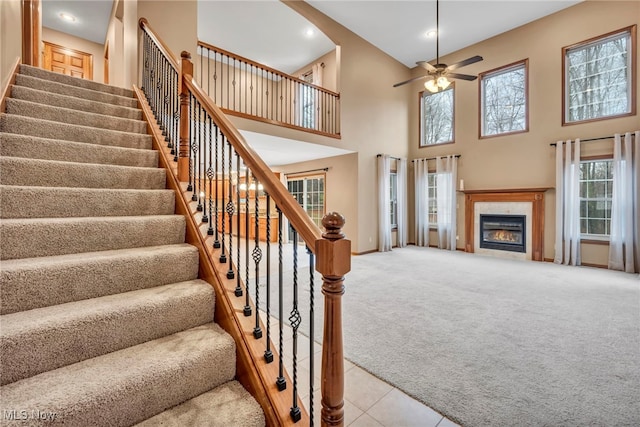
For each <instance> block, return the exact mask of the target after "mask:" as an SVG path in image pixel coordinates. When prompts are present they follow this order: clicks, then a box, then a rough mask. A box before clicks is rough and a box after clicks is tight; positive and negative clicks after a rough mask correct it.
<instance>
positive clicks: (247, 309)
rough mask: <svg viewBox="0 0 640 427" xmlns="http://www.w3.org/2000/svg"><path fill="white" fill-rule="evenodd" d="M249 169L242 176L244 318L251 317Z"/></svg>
mask: <svg viewBox="0 0 640 427" xmlns="http://www.w3.org/2000/svg"><path fill="white" fill-rule="evenodd" d="M249 173H250V171H249V169H247V172H246V173H245V175H244V185H245V190H244V241H245V245H244V256H245V258H244V260H245V263H244V282H245V300H244V310H243V313H244V315H245V317H249V316H251V313H252V311H251V305H250V301H249Z"/></svg>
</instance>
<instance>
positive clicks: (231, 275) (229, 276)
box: [227, 139, 235, 279]
mask: <svg viewBox="0 0 640 427" xmlns="http://www.w3.org/2000/svg"><path fill="white" fill-rule="evenodd" d="M227 147H228V148H229V174H228V177H229V178H228V181H229V201H228V202H227V214H228V215H229V270H227V279H233V278H234V277H235V276H234V273H233V214H234V211H235V207H234V205H233V180H232V179H231V171H232V169H233V151H232V150H233V147H232V146H231V144H230V143H229V140H228V139H227Z"/></svg>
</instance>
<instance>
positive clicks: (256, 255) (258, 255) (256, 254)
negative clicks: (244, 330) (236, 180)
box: [251, 175, 262, 339]
mask: <svg viewBox="0 0 640 427" xmlns="http://www.w3.org/2000/svg"><path fill="white" fill-rule="evenodd" d="M253 182H254V184H253V185H254V186H255V189H254V190H253V195H254V197H253V199H254V201H255V203H254V212H253V216H254V218H255V220H254V224H255V229H254V236H253V240H254V243H255V246H254V248H253V252H252V254H251V255H252V256H253V262H254V263H255V272H254V274H255V278H254V280H255V288H256V290H255V292H256V296H255V306H256V312H255V315H254V317H255V321H256V322H255V327H254V328H253V336H254V338H255V339H260V338H262V329H261V328H260V261H261V260H262V249H260V218H259V215H258V212H259V197H258V195H259V189H258V185H259V184H258V179H257V178H256V176H255V175H253Z"/></svg>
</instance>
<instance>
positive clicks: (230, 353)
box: [0, 325, 236, 427]
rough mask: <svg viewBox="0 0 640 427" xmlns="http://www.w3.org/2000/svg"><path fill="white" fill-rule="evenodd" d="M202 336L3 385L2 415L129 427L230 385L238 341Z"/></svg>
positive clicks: (180, 337)
mask: <svg viewBox="0 0 640 427" xmlns="http://www.w3.org/2000/svg"><path fill="white" fill-rule="evenodd" d="M206 327H210V326H209V325H206ZM215 330H217V331H220V329H219V328H217V327H215ZM202 331H205V332H206V329H204V327H198V328H195V329H191V330H188V331H185V332H181V333H178V334H175V335H173V336H169V337H166V338H161V339H159V340H156V341H152V342H149V343H144V344H141V345H139V346H136V347H130V348H128V349H124V350H121V351H120V352H114V353H109V354H106V355H104V356H101V357H99V358H97V359H89V360H86V361H83V362H79V363H76V364H74V365H70V366H66V367H64V368H61V369H58V370H55V371H49V372H45V373H43V374H40V375H38V376H35V377H31V378H27V379H25V380H23V381H18V382H15V383H12V384H9V385H6V386H4V387H3V390H2V401H3V402H2V406H3V408H0V409H5V408H20V409H21V410H25V411H28V413H31V411H32V410H40V411H43V410H46V411H51V412H54V413H56V414H57V419H58V420H59V423H62V422H64V425H65V426H66V427H69V426H73V427H76V426H77V427H86V426H92V427H100V426H123V427H124V426H130V425H132V424H135V423H137V422H140V421H142V420H144V419H147V418H149V417H151V416H153V415H155V414H158V413H160V412H162V411H164V410H166V409H168V408H171V407H173V406H175V405H177V404H179V403H182V402H184V401H186V400H188V399H191V398H193V397H195V396H198V395H200V394H202V393H204V392H206V391H208V390H211V389H213V388H215V387H217V386H219V385H221V384H224V383H226V382H228V381H230V380H231V379H233V377H234V375H235V362H236V356H235V346H234V344H233V340H232V339H231V338H230V337H229V336H219V335H213V334H209V333H207V334H205V333H200V332H202ZM194 332H195V333H194ZM218 334H219V332H218ZM161 345H162V347H161ZM141 365H142V366H141ZM5 425H8V426H23V425H24V424H23V422H22V421H17V422H7V423H6V424H5Z"/></svg>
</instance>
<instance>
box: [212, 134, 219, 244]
mask: <svg viewBox="0 0 640 427" xmlns="http://www.w3.org/2000/svg"><path fill="white" fill-rule="evenodd" d="M214 129H215V133H216V148H215V162H214V165H215V166H214V175H215V177H216V184H215V186H216V188H215V193H216V196H215V197H216V202H215V209H214V213H215V217H216V218H215V223H216V224H215V227H216V238H215V240H214V241H213V247H214V248H215V249H219V248H220V234H219V230H218V228H219V227H218V224H220V222H218V187H219V186H220V185H219V184H220V178H219V175H220V173H219V168H218V166H219V163H218V151H219V145H218V138H219V136H220V129H218V125H216V124H214Z"/></svg>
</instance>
